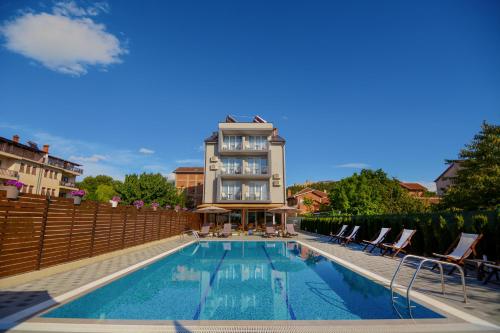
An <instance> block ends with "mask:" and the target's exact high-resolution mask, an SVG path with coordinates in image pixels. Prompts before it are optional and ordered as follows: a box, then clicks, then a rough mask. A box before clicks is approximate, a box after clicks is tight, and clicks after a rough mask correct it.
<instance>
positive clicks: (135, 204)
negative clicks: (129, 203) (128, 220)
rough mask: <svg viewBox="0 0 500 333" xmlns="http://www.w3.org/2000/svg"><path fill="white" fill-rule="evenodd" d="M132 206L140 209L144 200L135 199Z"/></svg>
mask: <svg viewBox="0 0 500 333" xmlns="http://www.w3.org/2000/svg"><path fill="white" fill-rule="evenodd" d="M134 206H135V208H137V209H141V208H142V207H144V201H142V200H136V201H134Z"/></svg>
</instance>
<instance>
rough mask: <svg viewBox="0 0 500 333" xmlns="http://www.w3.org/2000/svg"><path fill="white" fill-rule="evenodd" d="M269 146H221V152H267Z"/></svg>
mask: <svg viewBox="0 0 500 333" xmlns="http://www.w3.org/2000/svg"><path fill="white" fill-rule="evenodd" d="M268 150H269V145H268V144H267V143H266V144H258V145H250V144H237V145H231V144H224V143H223V144H222V151H268Z"/></svg>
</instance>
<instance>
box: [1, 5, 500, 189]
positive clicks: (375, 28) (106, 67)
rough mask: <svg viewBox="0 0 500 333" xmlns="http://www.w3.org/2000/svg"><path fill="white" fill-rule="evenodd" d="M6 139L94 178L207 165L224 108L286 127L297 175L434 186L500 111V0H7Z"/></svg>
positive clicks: (292, 176) (290, 171)
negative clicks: (379, 173)
mask: <svg viewBox="0 0 500 333" xmlns="http://www.w3.org/2000/svg"><path fill="white" fill-rule="evenodd" d="M0 24H1V28H0V34H1V37H0V41H1V44H2V45H1V47H0V114H1V118H0V135H2V136H7V137H10V136H11V135H12V134H15V133H18V134H20V135H21V139H22V140H23V141H25V140H28V139H31V140H34V141H37V142H38V143H39V144H43V143H49V144H51V151H52V152H53V153H54V154H56V155H59V156H61V157H64V158H72V159H75V160H78V161H80V162H81V163H82V164H84V165H85V170H86V174H99V173H105V174H110V175H112V176H115V177H123V175H124V174H126V173H130V172H143V171H146V172H162V173H164V174H169V173H170V172H171V171H172V170H173V169H175V168H176V167H177V166H179V165H202V158H203V153H202V149H201V148H200V147H201V146H202V144H203V139H204V138H205V137H207V136H208V135H209V134H210V133H211V132H212V131H213V130H215V129H216V125H217V121H219V120H222V119H224V117H225V115H226V114H233V115H239V116H251V115H254V114H259V115H261V116H262V117H264V118H265V119H267V120H269V121H272V122H274V124H275V125H276V126H277V127H278V128H279V131H280V134H281V135H282V136H283V137H285V138H286V139H287V182H288V183H289V184H291V183H294V182H302V181H304V180H324V179H333V180H335V179H340V178H342V177H345V176H348V175H350V174H352V173H353V172H356V171H359V168H360V167H363V166H366V167H370V168H382V169H384V170H385V171H386V172H388V173H389V174H390V175H391V176H394V177H398V178H399V179H402V180H406V181H419V182H422V183H428V182H431V181H432V180H433V179H434V178H435V177H436V176H438V175H439V174H440V173H441V171H442V170H443V169H444V167H445V166H444V160H445V159H449V158H455V157H456V156H457V152H458V151H459V149H460V148H462V147H463V145H464V144H465V143H467V142H469V141H470V140H471V138H472V137H473V135H474V134H475V133H476V132H477V131H478V130H479V127H480V125H481V122H482V121H483V120H487V121H489V122H493V123H498V122H499V120H500V1H482V0H478V1H459V0H452V1H315V2H311V1H141V2H133V1H108V2H90V1H72V2H67V1H66V2H59V1H53V2H49V1H45V2H40V1H15V0H3V1H2V2H0Z"/></svg>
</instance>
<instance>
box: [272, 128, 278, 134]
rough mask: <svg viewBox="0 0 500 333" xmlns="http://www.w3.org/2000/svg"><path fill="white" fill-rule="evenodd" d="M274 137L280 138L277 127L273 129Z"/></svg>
mask: <svg viewBox="0 0 500 333" xmlns="http://www.w3.org/2000/svg"><path fill="white" fill-rule="evenodd" d="M273 136H278V129H277V128H276V127H275V128H273Z"/></svg>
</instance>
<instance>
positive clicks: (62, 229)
mask: <svg viewBox="0 0 500 333" xmlns="http://www.w3.org/2000/svg"><path fill="white" fill-rule="evenodd" d="M200 222H201V221H200V218H199V214H195V213H191V212H185V211H179V212H177V211H175V210H166V209H156V210H154V209H153V208H149V207H148V208H145V207H142V208H137V207H134V206H118V207H116V208H113V207H112V206H111V204H105V203H99V202H94V201H84V202H82V203H81V205H75V204H74V201H73V199H66V198H47V197H45V196H41V195H32V194H22V195H21V196H19V198H17V199H16V200H10V199H7V198H6V195H5V191H0V277H5V276H9V275H14V274H18V273H23V272H29V271H34V270H39V269H42V268H45V267H49V266H53V265H57V264H61V263H65V262H69V261H74V260H78V259H82V258H88V257H93V256H97V255H100V254H103V253H107V252H112V251H116V250H120V249H124V248H127V247H132V246H135V245H140V244H144V243H147V242H151V241H155V240H159V239H163V238H167V237H171V236H174V235H178V234H180V233H182V232H183V231H185V230H189V229H199V226H200Z"/></svg>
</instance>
